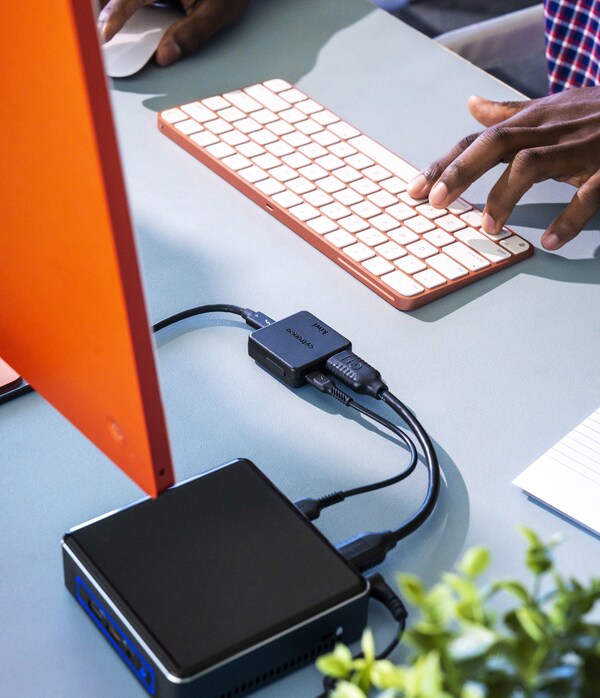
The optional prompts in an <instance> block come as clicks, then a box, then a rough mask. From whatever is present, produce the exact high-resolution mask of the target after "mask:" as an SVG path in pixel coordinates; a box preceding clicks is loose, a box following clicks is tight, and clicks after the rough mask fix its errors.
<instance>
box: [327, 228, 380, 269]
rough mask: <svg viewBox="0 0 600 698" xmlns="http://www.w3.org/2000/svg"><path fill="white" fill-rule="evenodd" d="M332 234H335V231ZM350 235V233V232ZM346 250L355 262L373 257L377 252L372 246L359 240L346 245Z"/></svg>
mask: <svg viewBox="0 0 600 698" xmlns="http://www.w3.org/2000/svg"><path fill="white" fill-rule="evenodd" d="M332 235H335V233H332ZM348 235H350V233H348ZM352 237H354V236H352ZM344 252H345V253H346V254H347V255H348V257H351V258H352V259H353V260H354V261H355V262H364V261H365V260H366V259H371V257H374V256H375V252H373V250H372V249H371V248H370V247H367V246H366V245H364V244H363V243H362V242H357V243H356V244H354V245H350V246H349V247H346V249H345V250H344Z"/></svg>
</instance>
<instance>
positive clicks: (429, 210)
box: [417, 204, 447, 221]
mask: <svg viewBox="0 0 600 698" xmlns="http://www.w3.org/2000/svg"><path fill="white" fill-rule="evenodd" d="M417 212H418V213H420V214H421V215H422V216H425V218H429V219H430V220H432V221H434V220H435V219H436V218H440V216H444V215H445V214H446V213H447V211H446V209H444V208H433V206H431V205H430V204H419V205H418V206H417Z"/></svg>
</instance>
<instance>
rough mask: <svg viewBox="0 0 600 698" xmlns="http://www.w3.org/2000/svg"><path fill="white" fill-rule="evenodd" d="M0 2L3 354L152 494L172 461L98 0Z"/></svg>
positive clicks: (166, 480) (164, 481)
mask: <svg viewBox="0 0 600 698" xmlns="http://www.w3.org/2000/svg"><path fill="white" fill-rule="evenodd" d="M2 9H3V13H2V25H1V27H0V39H1V40H0V61H1V65H2V71H1V74H0V75H1V77H0V85H1V89H2V101H3V104H2V109H1V110H0V126H1V129H2V134H3V135H2V137H1V139H0V162H1V163H2V165H1V167H0V202H1V211H2V213H1V225H0V240H1V243H2V252H1V253H0V302H1V311H0V356H1V357H2V358H3V359H5V360H6V361H7V362H8V363H9V364H10V365H11V366H12V367H14V369H15V370H16V371H18V373H20V374H21V375H23V377H24V378H25V379H26V380H27V381H29V382H30V383H31V384H32V386H33V387H34V388H35V389H36V390H37V391H38V392H40V393H41V394H42V395H43V396H44V397H45V398H46V399H47V400H48V401H49V402H51V403H52V404H53V405H54V406H55V407H56V408H57V409H58V410H60V412H62V413H63V414H64V415H65V416H66V417H67V418H68V419H69V420H70V421H71V422H72V423H73V424H74V425H75V426H76V427H78V428H79V429H80V430H81V431H82V432H83V433H84V434H85V435H86V436H87V437H89V438H90V439H91V440H92V441H93V442H94V443H95V444H96V445H97V446H98V447H99V448H100V449H101V450H102V451H104V453H106V455H107V456H109V458H111V459H112V460H113V461H114V462H115V463H116V464H117V465H118V466H119V467H121V468H122V469H123V470H124V471H125V472H126V473H127V474H128V475H129V476H130V477H131V478H132V479H133V480H135V482H137V483H138V484H139V485H140V486H141V487H142V488H143V489H144V490H145V491H146V492H148V493H149V494H151V495H153V496H156V495H157V494H158V493H159V492H161V491H162V490H164V489H165V488H167V487H168V486H169V485H171V484H172V482H173V470H172V464H171V456H170V450H169V443H168V438H167V431H166V426H165V420H164V414H163V409H162V404H161V400H160V393H159V388H158V380H157V376H156V368H155V361H154V354H153V347H152V343H151V336H150V331H149V324H148V318H147V313H146V308H145V305H144V298H143V292H142V285H141V279H140V272H139V267H138V262H137V255H136V250H135V244H134V239H133V234H132V228H131V222H130V217H129V212H128V206H127V201H126V197H125V190H124V183H123V176H122V172H121V166H120V161H119V154H118V150H117V144H116V140H115V133H114V128H113V122H112V115H111V111H110V105H109V100H108V93H107V88H106V81H105V77H104V71H103V66H102V59H101V56H100V49H99V46H98V40H97V36H96V22H95V17H94V13H93V9H92V3H91V2H90V1H89V0H52V2H34V3H6V6H5V7H3V8H2Z"/></svg>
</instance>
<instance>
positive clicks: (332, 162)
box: [315, 154, 344, 172]
mask: <svg viewBox="0 0 600 698" xmlns="http://www.w3.org/2000/svg"><path fill="white" fill-rule="evenodd" d="M315 164H317V165H319V167H322V168H323V169H325V170H327V171H328V172H332V171H333V170H337V169H339V168H340V167H343V166H344V161H343V160H341V159H340V158H338V157H336V156H335V155H331V154H329V155H323V157H320V158H317V159H316V160H315Z"/></svg>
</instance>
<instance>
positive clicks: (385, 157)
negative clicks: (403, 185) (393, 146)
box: [348, 135, 419, 182]
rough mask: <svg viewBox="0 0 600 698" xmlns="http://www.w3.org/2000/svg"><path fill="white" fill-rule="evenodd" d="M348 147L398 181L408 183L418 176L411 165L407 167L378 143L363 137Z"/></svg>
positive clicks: (356, 139)
mask: <svg viewBox="0 0 600 698" xmlns="http://www.w3.org/2000/svg"><path fill="white" fill-rule="evenodd" d="M348 142H349V143H350V145H351V146H352V147H354V148H356V150H358V151H359V152H361V153H364V154H365V155H368V156H369V157H370V158H371V159H373V160H375V162H378V163H379V164H380V165H381V166H382V167H385V168H386V170H389V171H390V172H392V173H393V174H395V175H397V176H398V177H399V178H400V179H402V180H403V181H405V182H409V181H410V180H411V179H413V177H415V176H416V175H417V174H419V170H417V169H416V167H413V166H412V165H409V164H408V163H407V162H405V161H404V160H401V159H400V158H399V157H398V156H397V155H394V154H393V153H391V152H390V151H389V150H388V149H387V148H384V147H383V146H382V145H379V143H376V142H375V141H374V140H372V139H371V138H369V137H368V136H365V135H360V136H357V137H356V138H352V139H351V140H350V141H348Z"/></svg>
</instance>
